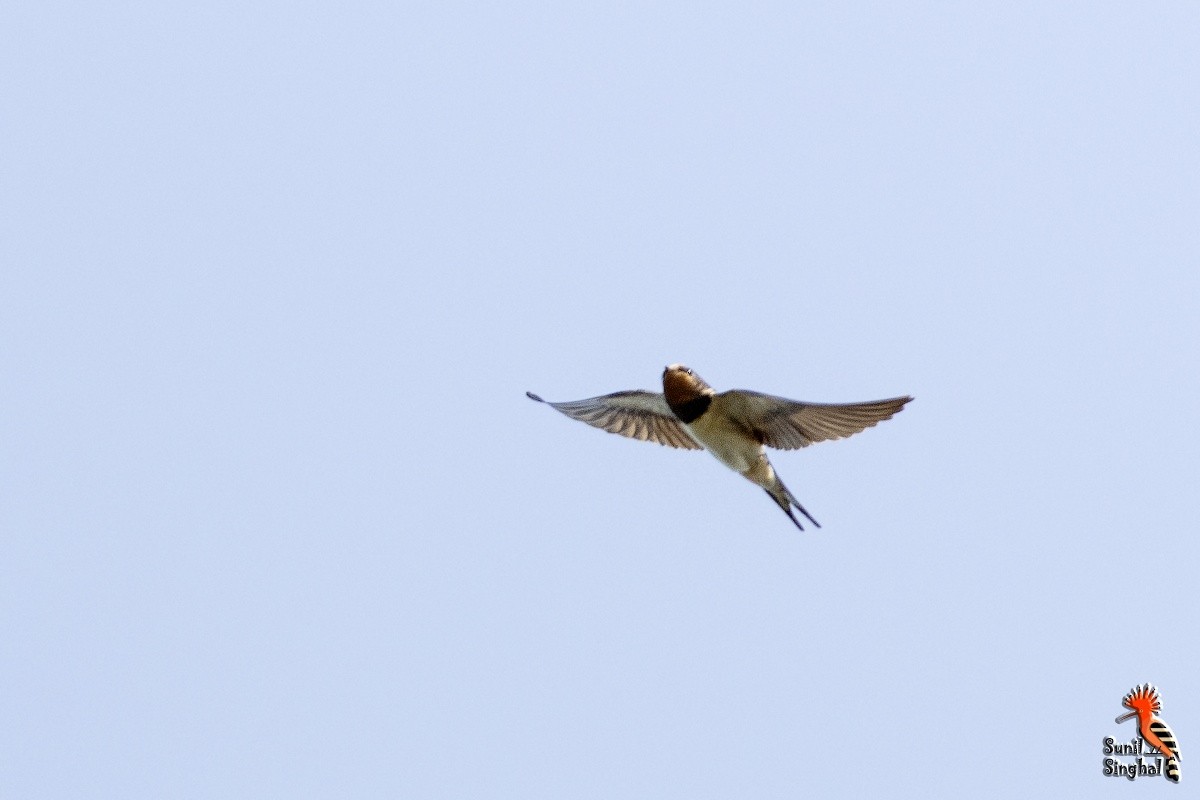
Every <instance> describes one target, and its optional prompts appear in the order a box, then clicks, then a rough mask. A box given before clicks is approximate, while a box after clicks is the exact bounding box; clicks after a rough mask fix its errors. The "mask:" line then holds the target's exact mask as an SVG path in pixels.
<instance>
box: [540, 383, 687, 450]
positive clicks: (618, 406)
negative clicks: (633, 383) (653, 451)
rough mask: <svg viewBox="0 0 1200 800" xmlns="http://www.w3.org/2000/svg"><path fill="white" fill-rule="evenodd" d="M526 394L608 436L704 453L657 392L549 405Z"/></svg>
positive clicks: (629, 393)
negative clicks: (613, 434) (618, 436)
mask: <svg viewBox="0 0 1200 800" xmlns="http://www.w3.org/2000/svg"><path fill="white" fill-rule="evenodd" d="M525 394H526V395H527V396H528V397H529V399H531V400H537V401H538V402H539V403H546V405H548V406H553V407H554V408H556V409H558V410H559V411H561V412H562V413H564V414H566V415H567V416H568V417H570V418H571V419H577V420H579V421H580V422H586V423H587V424H588V425H591V426H593V427H595V428H600V429H601V430H605V431H608V432H609V433H619V434H620V435H622V436H628V437H629V438H630V439H640V440H641V441H643V442H657V443H658V444H663V445H667V446H668V447H679V448H682V449H684V450H702V449H703V448H702V447H701V446H700V445H698V444H696V441H695V440H694V439H692V437H691V436H689V435H688V432H687V430H686V429H684V427H683V423H682V422H680V421H679V419H678V418H677V417H676V416H675V415H674V414H672V413H671V409H670V408H669V407H668V406H667V401H666V399H665V398H664V397H663V396H662V395H661V394H659V393H658V392H645V391H630V392H616V393H615V394H606V395H604V396H603V397H590V398H588V399H587V400H570V401H567V402H563V403H549V402H547V401H545V400H543V399H542V398H540V397H538V396H537V395H536V394H534V393H533V392H526V393H525Z"/></svg>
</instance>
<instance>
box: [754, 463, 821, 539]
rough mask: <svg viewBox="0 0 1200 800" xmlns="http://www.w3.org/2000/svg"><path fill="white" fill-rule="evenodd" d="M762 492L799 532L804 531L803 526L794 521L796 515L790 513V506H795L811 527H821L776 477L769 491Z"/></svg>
mask: <svg viewBox="0 0 1200 800" xmlns="http://www.w3.org/2000/svg"><path fill="white" fill-rule="evenodd" d="M763 491H764V492H766V493H767V495H768V496H769V497H770V498H771V499H772V500H774V501H775V502H776V504H778V506H779V507H780V508H782V509H783V513H785V514H787V515H788V519H790V520H791V521H792V522H793V523H794V524H795V525H796V527H797V528H799V529H800V530H804V526H803V525H801V524H800V520H798V519H796V515H795V514H793V513H792V506H795V507H796V510H797V511H799V512H800V513H801V514H803V515H804V516H805V517H806V518H807V519H808V521H809V522H811V523H812V524H813V525H816V526H817V527H818V528H819V527H821V523H819V522H817V521H816V520H815V519H813V516H812V514H810V513H808V509H806V508H805V507H804V506H802V505H800V501H799V500H797V499H796V496H795V495H794V494H792V493H791V491H789V490H788V488H787V487H786V486H784V485H783V481H781V480H779V476H778V475H776V476H775V481H774V485H773V486H772V487H771V488H770V489H763Z"/></svg>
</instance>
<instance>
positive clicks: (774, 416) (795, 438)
mask: <svg viewBox="0 0 1200 800" xmlns="http://www.w3.org/2000/svg"><path fill="white" fill-rule="evenodd" d="M910 400H912V398H911V397H893V398H891V399H890V400H874V401H872V402H868V403H801V402H799V401H796V400H788V399H787V398H786V397H775V396H774V395H769V394H762V393H761V392H751V391H748V390H746V389H733V390H731V391H728V392H721V393H720V394H718V395H717V396H716V397H715V398H714V400H713V406H714V407H719V408H720V409H721V410H722V411H723V412H724V413H726V414H727V415H728V416H729V417H731V418H733V419H736V420H738V421H739V422H741V423H742V424H744V425H745V426H746V427H747V428H748V432H749V433H750V434H751V435H752V436H754V437H755V438H756V439H758V440H759V441H760V442H762V443H763V444H765V445H767V446H768V447H775V448H778V449H780V450H795V449H796V448H798V447H807V446H808V445H810V444H812V443H813V442H823V441H826V440H827V439H843V438H845V437H847V436H852V435H853V434H856V433H858V432H859V431H861V430H864V429H865V428H870V427H871V426H872V425H875V424H877V423H879V422H882V421H883V420H885V419H891V418H892V416H893V415H895V414H896V412H898V411H900V409H902V408H904V404H905V403H907V402H909V401H910Z"/></svg>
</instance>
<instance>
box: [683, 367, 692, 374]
mask: <svg viewBox="0 0 1200 800" xmlns="http://www.w3.org/2000/svg"><path fill="white" fill-rule="evenodd" d="M683 371H684V372H686V373H687V374H688V375H691V374H692V371H691V370H690V369H688V368H687V367H684V368H683Z"/></svg>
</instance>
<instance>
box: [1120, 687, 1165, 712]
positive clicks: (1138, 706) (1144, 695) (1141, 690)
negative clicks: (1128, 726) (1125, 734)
mask: <svg viewBox="0 0 1200 800" xmlns="http://www.w3.org/2000/svg"><path fill="white" fill-rule="evenodd" d="M1121 705H1123V706H1125V707H1126V708H1131V709H1133V710H1132V711H1130V712H1129V713H1128V714H1122V715H1121V716H1119V717H1117V722H1124V721H1125V720H1127V719H1129V718H1130V717H1136V716H1153V715H1155V714H1157V713H1158V712H1159V711H1161V710H1162V701H1161V700H1159V699H1158V689H1155V688H1154V687H1153V686H1151V685H1150V684H1148V683H1147V684H1144V685H1142V686H1135V687H1133V691H1132V692H1130V693H1129V694H1127V695H1125V699H1124V700H1122V701H1121Z"/></svg>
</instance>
